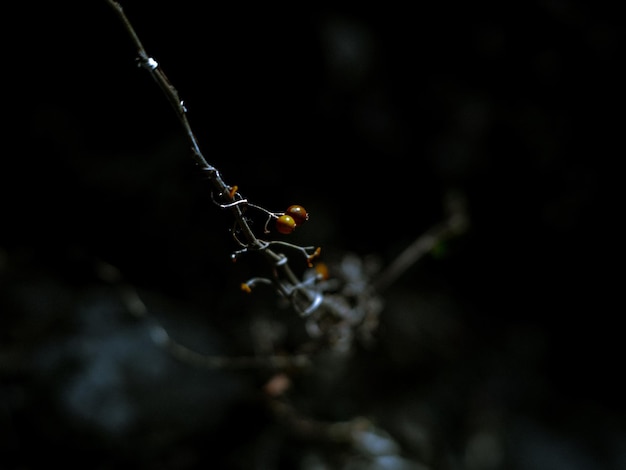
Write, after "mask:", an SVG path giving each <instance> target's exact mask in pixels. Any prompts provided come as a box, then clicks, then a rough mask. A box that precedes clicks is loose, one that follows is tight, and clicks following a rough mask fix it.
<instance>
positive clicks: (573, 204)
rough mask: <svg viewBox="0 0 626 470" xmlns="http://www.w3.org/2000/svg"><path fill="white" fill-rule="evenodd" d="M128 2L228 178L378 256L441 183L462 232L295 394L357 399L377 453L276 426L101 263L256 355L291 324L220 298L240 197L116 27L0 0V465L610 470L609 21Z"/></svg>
mask: <svg viewBox="0 0 626 470" xmlns="http://www.w3.org/2000/svg"><path fill="white" fill-rule="evenodd" d="M123 6H124V8H125V11H126V13H127V14H128V16H129V18H130V20H131V22H133V24H134V26H135V28H136V30H137V32H138V34H139V36H140V38H141V40H142V41H143V43H144V46H145V47H146V49H147V50H148V53H149V54H150V55H151V56H153V57H154V58H155V59H156V60H157V61H158V62H159V63H160V65H161V66H162V68H163V70H164V71H165V72H166V74H167V75H168V77H169V78H170V80H171V81H172V83H173V84H174V86H175V87H176V88H177V89H178V91H179V93H180V96H181V98H182V99H183V100H184V102H185V105H186V107H187V109H188V117H189V120H190V122H191V125H192V127H193V129H194V131H195V133H196V135H197V137H198V140H199V143H200V147H201V149H202V151H203V153H204V155H205V157H206V158H207V159H208V160H209V162H210V163H211V164H213V165H215V166H216V167H217V168H218V169H219V170H220V171H221V173H222V176H223V178H224V180H225V181H226V182H227V183H228V184H232V185H235V184H236V185H238V186H239V188H240V191H241V192H242V194H244V195H245V196H246V197H247V198H248V199H249V200H250V201H251V202H254V203H256V204H258V205H261V206H263V207H266V208H268V209H270V210H276V211H282V210H284V209H285V208H286V207H287V206H288V205H290V204H294V203H297V204H302V205H304V206H305V207H306V208H307V209H308V210H309V213H310V216H311V218H310V221H309V222H307V226H306V228H304V227H303V228H302V229H299V230H298V231H297V233H296V234H294V239H293V240H294V241H295V242H296V243H299V244H302V245H316V246H321V247H322V253H323V258H324V259H325V260H328V261H329V262H332V261H333V260H337V259H340V258H341V256H342V255H343V254H345V253H354V254H356V255H357V256H359V257H367V256H370V255H373V256H376V257H378V258H379V259H380V260H381V262H383V263H384V264H388V263H390V262H391V261H392V260H393V259H394V258H395V257H396V256H397V255H398V254H399V253H400V252H401V251H402V250H403V248H404V247H406V246H407V245H408V244H409V243H411V242H412V241H413V240H414V239H415V238H416V237H418V236H419V235H420V234H421V233H423V232H424V231H426V230H428V229H429V228H430V227H431V226H432V225H433V224H436V223H438V222H439V221H440V220H441V219H442V218H443V217H444V205H443V200H444V196H445V194H446V193H447V192H448V191H450V190H454V191H458V192H459V193H460V194H463V195H464V196H465V197H466V200H467V204H468V210H469V217H470V221H471V226H470V230H469V231H468V232H467V233H466V234H464V235H463V236H462V237H459V238H458V239H456V240H454V241H453V242H451V243H450V244H449V246H447V250H446V251H445V252H443V253H442V254H441V256H428V257H426V258H425V259H423V260H422V261H421V262H420V263H418V264H416V265H415V266H413V267H411V269H409V271H408V272H406V273H405V275H404V276H403V277H402V278H400V279H399V280H398V281H397V282H396V283H395V284H394V285H393V286H391V288H390V289H389V290H388V291H386V292H385V310H384V311H383V313H382V316H381V325H380V330H379V332H378V342H377V344H376V346H375V347H374V348H373V349H370V350H367V351H361V350H358V351H357V352H356V353H355V357H354V358H353V359H352V362H351V363H350V365H349V367H348V368H347V371H345V373H342V374H340V378H336V379H334V381H331V382H332V383H331V384H330V385H329V384H327V383H325V385H323V386H319V384H318V385H316V384H317V382H315V381H313V382H312V383H310V384H308V385H307V387H306V388H303V389H296V390H295V391H294V392H293V393H294V395H296V396H295V397H294V401H295V402H299V403H301V404H302V406H303V409H305V410H307V411H309V412H310V414H311V415H312V416H317V417H319V418H329V419H347V418H349V417H351V416H357V415H364V416H368V417H372V418H373V419H375V420H376V422H377V423H379V425H380V426H381V428H383V429H386V430H387V431H388V432H389V433H390V435H391V436H392V437H393V439H394V440H395V441H396V442H398V443H399V445H400V447H401V450H398V451H397V452H396V453H394V456H395V457H397V459H396V460H393V459H392V460H381V459H373V460H371V461H369V462H368V463H367V464H363V465H362V466H357V464H356V463H355V462H357V461H358V460H354V459H352V460H351V459H350V458H347V457H345V454H344V453H342V452H345V450H341V452H340V451H338V450H337V449H334V448H332V449H328V448H326V447H324V446H321V445H320V444H319V443H311V442H306V440H297V439H294V438H292V436H290V434H289V432H287V431H285V430H283V429H281V427H280V425H279V424H277V423H276V422H275V420H274V419H273V417H272V416H271V415H270V414H269V413H268V411H267V409H266V408H265V407H264V406H263V404H262V402H261V400H259V398H258V395H259V390H260V388H261V386H262V384H263V381H264V380H265V379H267V377H266V376H264V375H263V374H260V373H258V372H257V371H246V372H237V373H233V372H227V371H207V370H202V369H198V368H194V367H192V366H189V365H186V364H181V363H180V362H177V361H175V360H173V359H172V358H171V357H169V356H168V355H167V354H166V353H165V352H164V351H162V350H160V349H159V348H158V347H157V346H156V345H154V343H152V342H151V341H150V337H149V334H148V330H147V329H146V327H145V324H143V323H142V322H141V321H137V320H136V319H134V318H132V317H131V316H130V315H128V314H127V312H125V310H124V306H123V304H122V301H121V299H120V298H119V296H118V295H117V292H116V291H115V289H113V288H112V287H111V286H110V285H107V284H106V283H104V282H103V281H102V280H101V279H100V278H99V277H98V276H97V270H96V269H95V266H97V264H98V262H100V261H103V262H106V263H110V264H111V265H114V266H116V267H117V268H118V269H119V270H120V271H121V272H122V273H123V275H124V277H125V279H126V280H127V281H129V282H130V283H132V285H134V286H135V287H136V288H137V289H138V291H139V292H140V294H141V295H142V298H144V300H145V302H146V304H147V305H148V307H149V308H150V310H151V311H152V314H154V315H155V316H156V317H157V318H158V319H159V321H161V322H163V324H164V325H165V326H166V327H167V328H168V330H169V331H170V334H171V335H172V336H175V337H176V338H177V339H179V340H181V342H183V343H185V344H187V345H189V346H190V347H194V348H195V349H197V350H199V351H201V352H205V353H211V354H225V355H238V354H239V355H240V354H249V353H250V352H251V346H250V338H251V337H252V335H253V334H252V333H251V328H252V329H253V328H254V325H255V321H257V320H258V318H265V317H271V318H273V319H274V321H277V322H278V323H279V324H280V322H281V321H282V320H281V319H284V318H285V317H287V316H288V315H289V313H288V311H285V310H279V311H276V310H275V309H274V302H275V300H276V299H275V298H274V297H273V296H272V295H264V294H259V295H258V296H257V297H254V296H252V297H250V296H243V295H242V293H241V292H240V291H239V287H238V286H239V284H240V283H241V282H242V281H244V280H246V279H247V278H248V277H250V276H251V275H254V274H255V272H254V266H253V265H251V264H249V263H247V262H245V260H244V262H243V263H240V262H238V263H234V264H233V263H232V262H231V261H230V253H231V252H232V250H233V249H235V248H236V246H235V245H234V243H233V240H232V238H231V237H230V234H229V228H230V226H231V224H232V219H231V217H230V214H229V213H227V212H225V211H221V210H220V209H219V208H217V207H216V206H215V205H214V204H213V203H212V202H211V197H210V191H209V189H210V188H209V182H208V181H207V180H206V179H204V178H203V176H202V175H200V174H199V173H198V171H197V169H196V168H195V166H194V164H193V161H192V159H191V157H190V154H189V151H188V143H187V141H186V140H185V136H184V134H183V131H182V129H181V127H180V125H179V123H178V121H177V119H176V115H175V113H174V112H173V110H172V109H171V107H170V105H169V104H168V103H167V101H166V99H165V97H164V95H163V94H162V92H161V91H160V89H159V88H158V87H157V85H156V84H155V83H154V81H153V80H152V79H151V78H150V76H149V74H148V73H147V72H146V71H145V70H142V69H141V68H138V67H137V64H136V62H135V57H136V51H135V49H134V47H133V45H132V43H131V41H130V39H129V37H128V35H127V32H126V31H125V30H124V29H123V28H122V26H121V23H120V21H119V19H118V18H117V16H116V15H115V14H114V12H113V11H112V10H111V9H110V8H109V7H108V6H107V5H106V2H104V1H100V2H80V3H79V2H75V3H63V2H45V3H44V2H35V3H31V2H28V3H25V4H22V5H21V6H16V5H12V6H10V7H8V10H7V11H6V16H5V21H6V22H9V23H12V24H13V25H12V26H13V27H12V28H11V33H10V34H9V36H8V37H7V38H6V39H5V41H4V51H5V57H4V60H3V64H4V67H3V68H4V70H3V76H4V77H3V78H4V80H5V89H4V95H5V99H7V107H6V108H5V110H6V112H5V122H8V127H7V125H6V124H5V126H4V128H5V130H6V131H5V132H6V135H5V138H4V141H5V146H4V150H3V154H4V158H3V165H2V169H1V170H0V196H1V200H2V201H3V202H2V212H1V213H2V218H1V219H0V403H1V407H0V438H1V439H0V442H1V444H0V467H1V468H7V469H9V468H11V469H13V468H15V469H17V468H24V469H26V468H39V466H40V465H39V463H38V462H40V461H42V460H43V461H44V462H46V463H48V462H54V463H56V464H61V465H73V464H76V465H82V466H83V467H86V468H103V469H105V468H113V467H114V466H116V467H120V466H133V467H134V468H163V469H170V468H177V469H192V468H200V467H203V468H207V467H208V468H246V469H249V468H259V469H261V468H263V469H265V468H267V469H271V468H303V469H310V468H367V469H383V468H385V469H387V468H389V469H391V468H396V469H398V468H402V469H408V468H416V469H424V468H429V469H460V468H467V469H474V470H478V469H485V470H487V469H504V468H506V469H519V470H530V469H533V470H537V469H539V470H541V469H576V470H578V469H580V470H583V469H585V470H586V469H594V470H595V469H600V468H602V469H610V470H613V469H615V470H617V469H624V468H626V451H625V449H626V428H625V423H624V414H625V411H626V410H625V402H624V391H625V390H624V386H623V385H622V375H623V357H624V348H623V345H622V342H623V334H622V330H621V328H620V326H619V325H620V323H619V320H620V311H622V310H623V308H620V307H619V305H621V302H620V303H618V301H617V295H616V293H617V282H616V281H617V279H618V278H617V276H619V275H618V274H614V271H613V270H618V269H619V264H618V265H617V266H613V264H614V263H615V262H616V261H617V252H618V247H619V245H618V243H619V242H618V241H617V237H616V222H617V220H618V216H619V212H618V210H620V209H621V208H620V209H617V210H614V209H613V207H614V206H615V202H616V199H617V196H618V194H617V193H618V186H617V183H616V170H615V169H614V168H616V165H614V162H616V160H618V159H619V157H620V155H621V154H622V153H623V150H622V143H621V141H620V139H618V138H617V137H618V135H620V134H621V132H622V129H621V127H620V128H619V129H618V123H621V121H622V118H621V111H622V105H621V104H618V103H619V102H618V100H617V97H618V96H619V93H620V92H621V90H620V87H621V85H622V83H623V75H621V73H620V72H618V70H619V61H620V59H622V57H623V48H622V47H621V45H620V44H621V41H623V27H622V25H621V24H619V23H618V20H617V18H619V17H618V15H617V12H616V11H612V10H611V9H610V8H609V7H607V5H603V4H598V3H592V2H582V1H569V2H568V1H565V2H548V1H546V2H520V3H519V4H506V5H504V4H503V5H486V4H485V5H476V4H467V5H447V4H446V5H440V6H435V5H432V4H428V6H423V5H420V6H419V7H417V8H414V7H412V6H411V7H408V6H406V7H394V6H391V5H390V6H381V5H380V4H372V5H370V6H368V7H364V6H359V7H358V8H354V7H351V8H348V7H345V8H343V7H341V6H333V7H326V6H318V5H312V4H309V5H307V6H292V5H290V6H286V7H285V6H282V7H277V6H268V5H265V4H264V5H254V6H249V5H247V6H243V5H240V4H233V5H230V6H224V5H220V6H215V5H212V4H199V3H197V2H168V3H166V2H148V1H132V2H131V1H128V2H123ZM7 81H8V83H6V82H7ZM258 228H259V229H260V227H258ZM620 242H621V240H620ZM611 269H613V270H611ZM618 272H619V271H618ZM254 295H257V294H256V293H255V294H254ZM284 321H285V322H288V321H291V320H287V319H284ZM329 367H332V366H329ZM318 386H319V388H318ZM338 462H340V463H338ZM316 465H317V466H316ZM323 465H326V466H323Z"/></svg>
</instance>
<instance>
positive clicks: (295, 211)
mask: <svg viewBox="0 0 626 470" xmlns="http://www.w3.org/2000/svg"><path fill="white" fill-rule="evenodd" d="M285 214H287V215H290V216H291V217H293V220H295V221H296V224H297V225H302V224H303V223H304V222H306V221H307V220H309V214H307V212H306V209H305V208H304V207H302V206H299V205H297V204H294V205H291V206H289V207H288V208H287V210H286V211H285Z"/></svg>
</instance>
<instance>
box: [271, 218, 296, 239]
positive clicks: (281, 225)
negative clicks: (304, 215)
mask: <svg viewBox="0 0 626 470" xmlns="http://www.w3.org/2000/svg"><path fill="white" fill-rule="evenodd" d="M295 229H296V221H295V220H294V219H293V217H291V216H290V215H287V214H283V215H281V216H280V217H279V218H278V219H276V230H278V231H279V232H280V233H284V234H285V235H287V234H290V233H291V232H293V231H294V230H295Z"/></svg>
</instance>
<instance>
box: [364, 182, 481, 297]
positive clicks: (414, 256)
mask: <svg viewBox="0 0 626 470" xmlns="http://www.w3.org/2000/svg"><path fill="white" fill-rule="evenodd" d="M446 203H447V211H448V218H447V220H445V221H444V222H442V223H440V224H438V225H435V226H434V227H432V228H431V229H430V230H428V231H427V232H426V233H424V234H422V235H420V236H419V237H417V238H416V239H415V241H413V243H411V244H410V245H409V246H407V247H406V248H405V249H404V250H403V251H402V253H400V255H398V256H397V257H396V259H395V260H394V261H393V262H392V263H391V264H390V265H389V266H388V267H387V268H386V269H385V270H384V271H383V272H382V273H381V274H380V275H379V276H378V277H377V278H376V280H375V281H374V282H373V283H372V287H373V288H374V289H375V290H376V291H377V292H379V293H380V292H382V291H383V290H385V289H387V288H388V287H389V286H390V285H391V284H393V283H394V282H395V281H396V280H397V279H398V278H399V277H400V276H402V275H403V274H404V273H405V272H406V270H407V269H409V268H410V267H411V266H413V265H414V264H415V263H417V262H418V261H419V260H420V259H422V258H423V257H424V256H425V255H426V254H428V253H430V252H431V251H432V250H433V248H435V246H436V245H437V244H438V243H440V242H442V241H444V240H446V239H448V238H451V237H455V236H458V235H460V234H462V233H463V232H465V231H466V230H467V228H468V225H469V223H468V217H467V208H466V207H465V200H464V198H463V196H461V195H460V194H457V193H450V194H448V198H447V201H446Z"/></svg>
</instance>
